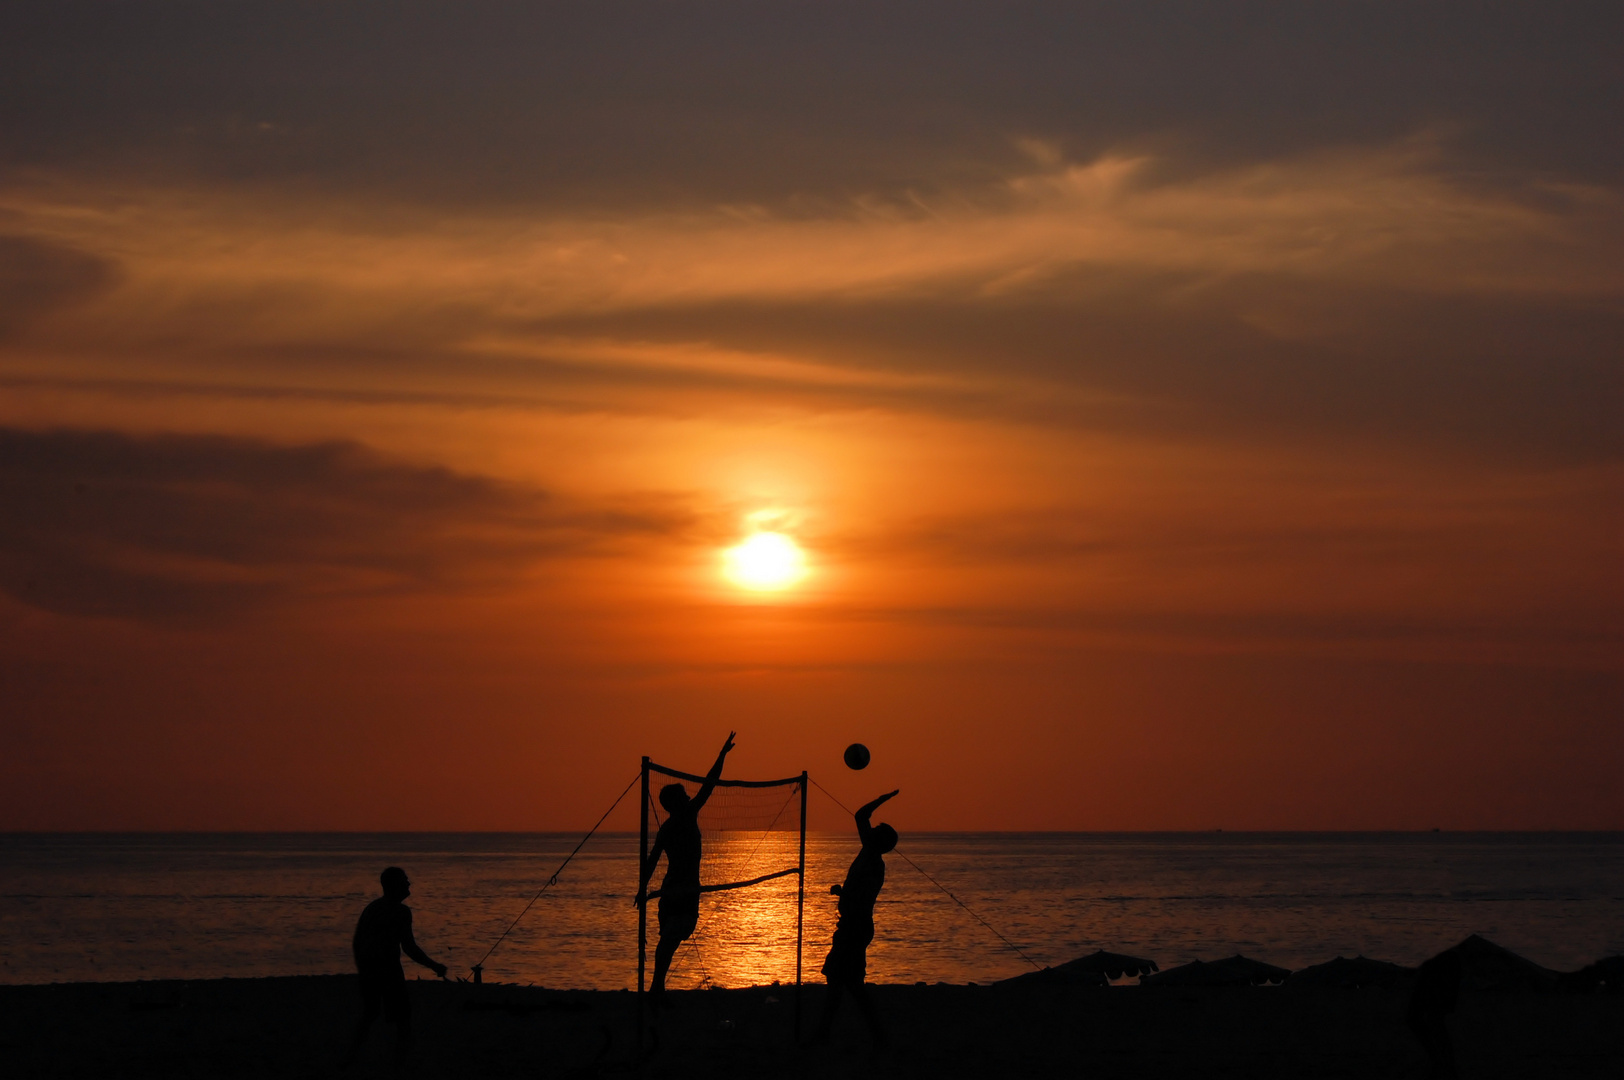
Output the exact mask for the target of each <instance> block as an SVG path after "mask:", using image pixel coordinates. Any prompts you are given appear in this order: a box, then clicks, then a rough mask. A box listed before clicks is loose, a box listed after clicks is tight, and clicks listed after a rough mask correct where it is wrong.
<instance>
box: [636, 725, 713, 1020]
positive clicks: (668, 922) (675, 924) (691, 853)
mask: <svg viewBox="0 0 1624 1080" xmlns="http://www.w3.org/2000/svg"><path fill="white" fill-rule="evenodd" d="M735 734H737V733H736V732H732V731H730V732H728V733H727V742H725V743H723V744H722V752H721V753H720V754H717V755H716V764H715V765H712V766H711V770H710V772H708V773H706V774H705V782H704V783H703V784H701V785H699V793H698V794H697V795H695V796H694V797H693V798H691V799H690V798H689V797H688V789H687V788H685V787H683V786H682V785H681V784H667V785H665V787H663V788H661V789H660V805H661V806H663V807H665V812H666V814H667V815H668V816H667V817H666V819H665V823H664V824H663V825H661V826H660V831H659V832H658V833H657V834H655V837H654V846H653V847H652V848H651V849H649V853H648V860H647V861H646V862H644V863H643V876H642V880H641V882H639V884H638V887H637V902H638V903H639V904H643V903H647V902H648V880H649V878H651V877H653V876H654V867H655V864H657V863H658V862H659V861H660V856H661V855H662V854H663V855H664V856H665V879H664V880H663V881H661V882H660V907H659V918H660V941H659V944H657V945H656V946H655V947H654V979H653V981H652V982H651V983H650V984H649V996H650V998H652V999H653V1000H654V1001H655V1002H659V1001H661V1000H662V998H663V996H664V994H665V975H666V972H667V971H669V970H671V958H672V957H673V956H675V955H676V953H677V946H679V945H681V944H682V943H683V942H684V941H687V940H688V938H689V937H690V936H692V934H693V932H694V927H696V926H698V925H699V860H700V856H701V855H702V854H703V843H702V841H701V839H700V835H699V811H701V810H702V809H704V807H705V803H706V802H707V801H709V799H710V797H711V792H713V791H715V790H716V781H718V780H720V779H721V777H722V763H723V762H724V761H726V760H727V753H728V751H729V750H732V749H733V736H734V735H735Z"/></svg>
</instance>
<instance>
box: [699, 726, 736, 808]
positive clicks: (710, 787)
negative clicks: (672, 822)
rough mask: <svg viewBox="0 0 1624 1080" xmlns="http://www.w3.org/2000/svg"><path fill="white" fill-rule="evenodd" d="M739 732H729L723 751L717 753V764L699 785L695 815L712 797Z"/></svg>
mask: <svg viewBox="0 0 1624 1080" xmlns="http://www.w3.org/2000/svg"><path fill="white" fill-rule="evenodd" d="M737 734H738V732H736V731H730V732H728V733H727V742H725V743H723V744H722V752H721V753H720V754H717V755H716V764H715V765H712V766H711V771H710V772H708V773H706V774H705V782H704V783H703V784H700V785H699V794H697V795H695V796H694V801H693V803H692V806H693V808H694V814H695V815H698V813H699V811H700V808H701V807H703V806H704V805H705V801H706V800H707V799H709V798H710V797H711V792H713V791H715V790H716V781H718V780H720V779H721V778H722V762H724V761H726V760H727V752H728V751H729V750H731V749H733V736H735V735H737Z"/></svg>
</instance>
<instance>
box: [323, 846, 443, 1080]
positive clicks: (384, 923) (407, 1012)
mask: <svg viewBox="0 0 1624 1080" xmlns="http://www.w3.org/2000/svg"><path fill="white" fill-rule="evenodd" d="M378 881H379V883H381V884H382V885H383V895H382V896H380V897H379V898H378V899H376V900H374V901H372V903H370V904H368V905H367V906H366V910H365V911H363V912H361V918H360V919H358V920H357V921H356V924H355V942H354V949H355V969H356V970H357V971H358V972H360V974H361V1021H360V1023H358V1024H356V1026H355V1040H354V1042H352V1043H351V1044H350V1052H349V1053H348V1054H347V1055H345V1058H344V1065H345V1066H348V1065H349V1064H350V1063H351V1062H353V1061H354V1060H355V1055H356V1054H357V1053H359V1052H360V1050H361V1042H362V1040H363V1039H365V1038H366V1034H367V1029H368V1028H370V1027H371V1026H372V1021H374V1020H376V1019H377V1018H378V1013H379V1012H382V1013H383V1018H384V1020H385V1021H386V1022H388V1023H390V1024H393V1025H394V1026H395V1054H396V1056H397V1057H399V1056H401V1055H402V1054H404V1053H405V1051H406V1048H407V1047H408V1046H410V1045H411V1042H412V1003H411V999H409V998H408V997H407V996H406V972H405V971H404V970H402V969H401V966H400V953H401V950H402V949H404V950H405V951H406V955H407V956H409V957H411V958H412V959H413V960H415V961H417V962H418V963H419V964H422V965H423V966H424V967H426V968H428V969H429V970H431V971H433V972H434V973H435V974H436V975H438V976H439V977H440V978H442V979H443V978H445V972H446V968H445V965H444V964H441V963H437V962H435V961H433V960H430V959H429V957H428V954H427V953H425V952H424V951H423V950H422V949H420V948H418V947H417V940H416V939H415V938H413V937H412V909H411V908H409V907H407V906H406V905H405V903H403V901H404V900H405V899H406V898H407V897H408V896H410V895H411V894H412V883H411V881H409V880H408V879H407V877H406V871H404V870H402V869H401V868H400V867H398V866H391V867H389V868H388V869H387V870H385V871H384V872H383V873H382V874H379V875H378Z"/></svg>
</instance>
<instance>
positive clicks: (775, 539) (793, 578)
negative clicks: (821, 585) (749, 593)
mask: <svg viewBox="0 0 1624 1080" xmlns="http://www.w3.org/2000/svg"><path fill="white" fill-rule="evenodd" d="M723 556H724V558H725V561H726V566H727V576H728V577H729V578H730V579H732V581H733V583H734V584H735V585H740V586H743V587H744V588H746V589H755V590H757V591H759V592H771V591H774V590H777V589H787V588H789V587H790V586H791V585H793V584H795V583H796V582H797V581H800V580H801V579H802V578H803V577H805V576H806V554H805V553H804V552H802V551H801V549H800V546H799V545H797V544H796V543H795V541H793V540H791V539H790V538H789V537H787V536H785V535H784V534H783V533H776V532H758V533H756V534H754V535H752V536H751V537H750V538H749V539H748V540H746V541H744V543H742V544H739V545H738V546H737V547H731V548H728V549H727V551H725V552H723Z"/></svg>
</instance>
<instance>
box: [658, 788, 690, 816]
mask: <svg viewBox="0 0 1624 1080" xmlns="http://www.w3.org/2000/svg"><path fill="white" fill-rule="evenodd" d="M660 805H661V806H663V807H665V810H666V813H668V814H675V813H676V812H677V811H678V810H681V809H682V808H683V807H684V806H687V805H688V789H687V788H685V787H683V786H682V785H681V784H667V785H665V787H663V788H661V789H660Z"/></svg>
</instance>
